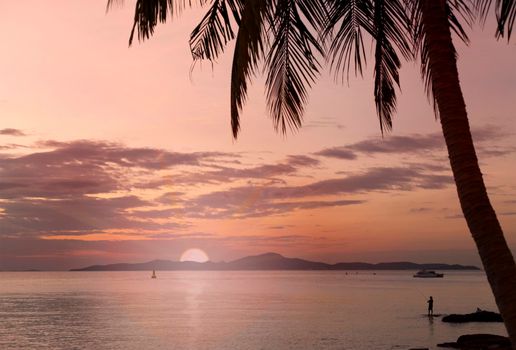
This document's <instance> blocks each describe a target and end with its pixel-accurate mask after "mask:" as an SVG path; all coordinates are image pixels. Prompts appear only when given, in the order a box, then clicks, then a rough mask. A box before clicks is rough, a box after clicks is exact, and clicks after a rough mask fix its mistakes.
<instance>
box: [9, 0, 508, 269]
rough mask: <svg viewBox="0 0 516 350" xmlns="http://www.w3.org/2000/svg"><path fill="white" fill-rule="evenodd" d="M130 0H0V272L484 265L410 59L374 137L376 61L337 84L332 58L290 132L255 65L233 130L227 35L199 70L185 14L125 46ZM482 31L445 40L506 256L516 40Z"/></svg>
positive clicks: (192, 14) (195, 12)
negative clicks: (237, 130) (160, 262)
mask: <svg viewBox="0 0 516 350" xmlns="http://www.w3.org/2000/svg"><path fill="white" fill-rule="evenodd" d="M50 4H51V5H50ZM49 5H50V6H49ZM133 6H134V1H126V2H125V6H123V7H118V8H114V9H113V10H111V11H110V12H109V13H106V9H105V1H102V0H97V1H89V0H74V1H69V0H54V1H52V2H49V1H40V0H27V1H22V2H19V1H0V45H1V52H2V54H1V55H0V118H1V121H0V270H2V269H4V270H10V269H15V270H17V269H58V270H59V269H69V268H76V267H82V266H85V265H90V264H106V263H115V262H141V261H149V260H153V259H170V260H179V259H180V257H181V255H182V254H183V253H184V252H185V251H186V250H188V249H191V248H198V249H201V250H203V251H204V252H206V254H207V256H208V257H209V259H211V260H213V261H220V260H226V261H228V260H232V259H235V258H239V257H242V256H246V255H251V254H260V253H265V252H271V251H272V252H277V253H281V254H283V255H285V256H291V257H302V258H306V259H312V260H318V261H325V262H330V263H332V262H340V261H342V262H345V261H367V262H381V261H407V260H408V261H414V262H420V263H424V262H445V263H462V264H476V265H479V264H480V261H479V258H478V255H477V253H476V251H475V246H474V243H473V240H472V239H471V237H470V234H469V232H468V229H467V226H466V223H465V221H464V218H463V216H462V214H461V211H460V207H459V204H458V199H457V195H456V191H455V187H454V183H453V179H452V177H451V171H450V168H449V163H448V158H447V154H446V150H445V147H444V140H443V138H442V132H441V130H440V124H439V122H438V121H437V120H436V119H435V117H434V115H433V112H432V108H431V106H430V105H429V103H428V100H427V97H426V95H425V92H424V90H423V84H422V83H421V79H420V76H419V71H418V67H417V64H416V63H413V62H408V63H404V66H403V68H402V71H401V84H402V85H401V89H402V93H401V94H400V95H399V100H398V111H397V113H396V116H395V119H394V128H393V131H392V132H390V133H388V134H386V135H384V137H382V134H381V132H380V128H379V125H378V120H377V118H376V114H375V110H374V99H373V96H372V91H373V87H372V72H371V70H370V69H367V70H366V71H365V73H364V79H359V78H357V79H355V78H351V79H350V82H349V84H348V83H345V84H341V83H340V81H339V80H338V79H337V80H336V79H335V75H334V74H333V73H332V72H331V71H330V70H329V69H326V70H323V71H322V73H321V77H320V78H319V80H318V82H317V84H316V85H315V86H314V87H313V89H312V90H311V91H310V99H309V103H308V105H307V108H306V113H305V117H304V126H303V128H301V129H300V130H298V131H297V132H293V133H289V134H287V135H281V134H278V133H276V132H275V131H274V129H273V125H272V121H271V119H270V118H269V117H268V115H267V110H266V103H265V97H264V96H265V93H264V79H263V77H262V76H261V74H258V75H257V77H256V78H255V79H254V80H253V84H252V86H251V89H250V91H249V97H248V101H247V103H246V105H245V107H244V110H243V113H242V120H241V126H242V131H241V134H240V135H239V137H238V139H237V140H234V139H233V138H232V136H231V128H230V123H229V80H230V69H231V58H232V57H231V51H232V47H233V46H232V43H230V44H229V45H228V47H227V49H226V52H225V53H224V54H223V55H222V56H221V57H219V59H218V60H217V62H215V63H214V64H211V63H210V62H202V63H197V64H196V65H195V66H192V57H191V54H190V51H189V46H188V37H189V33H190V31H191V30H192V29H193V28H194V26H195V24H196V23H197V22H198V21H199V20H200V19H201V18H202V16H203V10H202V9H199V8H195V9H192V10H189V11H186V12H185V13H184V14H183V15H182V16H181V17H180V18H175V19H174V20H173V21H172V22H169V23H167V24H164V25H160V26H158V28H157V30H156V32H155V35H154V37H153V38H152V39H151V40H149V41H145V42H143V43H136V44H134V45H133V46H132V47H130V48H129V47H128V37H129V31H130V28H131V25H132V14H133V12H132V11H133ZM493 28H494V27H493V25H492V23H489V22H488V23H487V27H486V28H485V29H484V30H482V29H481V28H479V27H478V26H476V27H474V28H473V29H471V30H470V32H469V33H470V37H471V43H470V45H469V46H465V45H464V44H462V43H458V42H457V41H456V46H457V50H458V52H459V72H460V78H461V84H462V87H463V92H464V96H465V99H466V105H467V109H468V113H469V118H470V122H471V125H472V132H473V136H474V140H475V144H476V147H477V151H478V156H479V160H480V164H481V168H482V171H483V174H484V179H485V181H486V185H487V187H488V192H489V195H490V197H491V200H492V203H493V205H494V207H495V210H496V211H497V213H498V217H499V220H500V222H501V224H502V227H503V229H504V231H505V235H506V238H507V240H508V242H509V245H510V247H511V249H512V250H513V252H516V196H515V194H516V177H515V176H514V173H515V172H516V144H515V141H514V140H515V134H516V122H515V115H514V114H515V109H514V104H515V102H514V101H516V99H515V98H516V70H514V62H516V45H515V43H514V42H511V43H509V44H508V43H507V42H505V41H496V40H495V39H494V35H493V32H494V30H493ZM366 45H367V46H366V47H367V48H369V43H368V42H366Z"/></svg>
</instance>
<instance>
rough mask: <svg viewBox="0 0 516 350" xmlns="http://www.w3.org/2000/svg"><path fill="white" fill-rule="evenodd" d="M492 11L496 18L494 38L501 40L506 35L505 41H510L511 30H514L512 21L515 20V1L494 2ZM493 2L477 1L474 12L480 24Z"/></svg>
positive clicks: (497, 0) (501, 0) (491, 0)
mask: <svg viewBox="0 0 516 350" xmlns="http://www.w3.org/2000/svg"><path fill="white" fill-rule="evenodd" d="M494 2H495V5H494V11H495V16H496V22H497V27H496V34H495V35H496V37H497V38H502V37H504V36H505V35H506V34H507V40H510V39H511V34H512V29H513V28H514V20H515V19H516V1H515V0H495V1H494ZM492 5H493V0H478V1H477V3H476V7H475V10H476V11H477V13H478V14H479V16H480V20H481V22H482V23H485V20H486V18H487V16H488V15H489V13H490V12H491V7H492Z"/></svg>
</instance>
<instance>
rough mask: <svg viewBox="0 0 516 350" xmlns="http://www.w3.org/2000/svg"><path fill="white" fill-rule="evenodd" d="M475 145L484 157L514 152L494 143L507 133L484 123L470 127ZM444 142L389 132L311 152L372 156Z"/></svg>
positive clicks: (431, 149)
mask: <svg viewBox="0 0 516 350" xmlns="http://www.w3.org/2000/svg"><path fill="white" fill-rule="evenodd" d="M472 134H473V139H474V141H475V143H476V148H477V150H478V151H479V153H481V154H482V155H484V156H501V155H505V154H508V153H512V152H514V151H515V148H514V147H511V146H500V145H494V144H493V142H499V141H500V140H502V139H505V138H507V137H508V136H510V134H508V133H506V132H504V131H503V130H500V129H499V128H497V127H495V126H492V125H486V126H484V127H481V128H476V129H473V130H472ZM445 151H446V147H445V142H444V138H443V135H442V133H431V134H411V135H402V136H397V135H389V136H387V137H385V138H371V139H366V140H363V141H359V142H356V143H352V144H349V145H345V146H339V147H330V148H326V149H323V150H321V151H319V152H316V153H315V155H318V156H323V157H329V158H337V159H344V160H354V159H356V158H357V157H358V155H369V156H374V155H378V154H405V155H407V154H409V155H419V154H423V153H431V154H434V153H435V152H445Z"/></svg>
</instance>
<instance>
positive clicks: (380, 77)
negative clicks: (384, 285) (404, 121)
mask: <svg viewBox="0 0 516 350" xmlns="http://www.w3.org/2000/svg"><path fill="white" fill-rule="evenodd" d="M373 28H374V31H373V33H372V35H373V38H374V40H375V41H376V49H375V67H374V98H375V103H376V111H377V113H378V118H379V120H380V129H381V131H382V133H383V132H384V131H385V130H391V129H392V116H393V114H394V112H395V111H396V90H395V87H396V86H397V87H398V88H399V86H400V80H399V69H400V67H401V61H400V59H399V57H398V54H397V52H396V50H395V49H394V46H393V44H394V45H396V47H397V48H398V49H399V50H400V52H401V54H402V55H403V56H405V57H406V58H411V51H410V45H409V35H408V34H409V23H408V16H407V15H406V13H405V8H404V6H403V4H402V3H400V2H399V1H396V0H375V4H374V19H373ZM395 85H396V86H395Z"/></svg>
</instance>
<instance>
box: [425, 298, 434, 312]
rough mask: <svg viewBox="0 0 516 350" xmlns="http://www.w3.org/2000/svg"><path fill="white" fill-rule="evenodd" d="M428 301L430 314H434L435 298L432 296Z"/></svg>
mask: <svg viewBox="0 0 516 350" xmlns="http://www.w3.org/2000/svg"><path fill="white" fill-rule="evenodd" d="M427 303H428V316H433V314H434V299H433V298H432V297H430V299H428V301H427Z"/></svg>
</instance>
